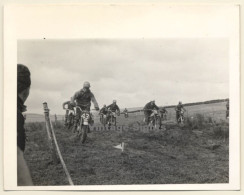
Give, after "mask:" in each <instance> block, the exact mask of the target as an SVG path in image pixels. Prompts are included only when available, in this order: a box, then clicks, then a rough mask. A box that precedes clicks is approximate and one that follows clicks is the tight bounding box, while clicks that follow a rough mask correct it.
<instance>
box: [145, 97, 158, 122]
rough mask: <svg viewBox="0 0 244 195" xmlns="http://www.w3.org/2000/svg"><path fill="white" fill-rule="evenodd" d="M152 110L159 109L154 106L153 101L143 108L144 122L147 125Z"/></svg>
mask: <svg viewBox="0 0 244 195" xmlns="http://www.w3.org/2000/svg"><path fill="white" fill-rule="evenodd" d="M154 109H156V110H159V107H158V106H157V105H156V104H155V100H153V101H150V102H148V103H147V104H146V105H145V106H144V108H143V110H144V116H145V122H146V124H147V125H148V124H149V117H150V115H151V114H152V112H153V110H154Z"/></svg>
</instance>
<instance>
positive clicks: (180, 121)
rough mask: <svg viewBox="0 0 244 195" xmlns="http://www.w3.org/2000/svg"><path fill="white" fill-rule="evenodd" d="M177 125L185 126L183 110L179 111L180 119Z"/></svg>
mask: <svg viewBox="0 0 244 195" xmlns="http://www.w3.org/2000/svg"><path fill="white" fill-rule="evenodd" d="M177 123H178V124H184V110H183V109H181V110H180V111H179V116H178V119H177Z"/></svg>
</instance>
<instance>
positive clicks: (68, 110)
mask: <svg viewBox="0 0 244 195" xmlns="http://www.w3.org/2000/svg"><path fill="white" fill-rule="evenodd" d="M71 99H72V97H71V98H70V101H66V102H64V103H63V109H65V106H66V105H67V110H66V112H65V115H64V125H65V126H67V125H68V124H67V121H68V116H69V114H70V111H74V106H73V105H72V104H71Z"/></svg>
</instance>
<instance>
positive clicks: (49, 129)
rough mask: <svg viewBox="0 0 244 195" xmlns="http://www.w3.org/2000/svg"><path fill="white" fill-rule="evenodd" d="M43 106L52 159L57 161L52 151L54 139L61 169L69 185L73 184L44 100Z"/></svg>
mask: <svg viewBox="0 0 244 195" xmlns="http://www.w3.org/2000/svg"><path fill="white" fill-rule="evenodd" d="M43 108H44V113H45V120H46V128H47V132H48V136H49V143H50V147H51V150H52V153H53V160H54V161H55V162H57V157H56V154H55V151H54V147H53V144H52V143H53V141H54V145H55V147H56V150H57V153H58V156H59V159H60V161H61V164H62V166H63V169H64V172H65V174H66V176H67V179H68V181H69V184H70V185H74V183H73V181H72V179H71V176H70V174H69V171H68V169H67V167H66V164H65V162H64V159H63V157H62V154H61V151H60V149H59V146H58V142H57V138H56V136H55V132H54V130H53V125H52V122H51V121H50V117H49V109H48V106H47V103H46V102H44V103H43Z"/></svg>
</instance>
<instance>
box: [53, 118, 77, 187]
mask: <svg viewBox="0 0 244 195" xmlns="http://www.w3.org/2000/svg"><path fill="white" fill-rule="evenodd" d="M51 131H52V134H53V139H54V143H55V146H56V149H57V152H58V156H59V158H60V161H61V163H62V166H63V168H64V172H65V174H66V176H67V179H68V181H69V184H70V185H72V186H73V185H74V183H73V181H72V179H71V176H70V174H69V171H68V169H67V167H66V164H65V162H64V159H63V157H62V154H61V152H60V149H59V146H58V142H57V139H56V136H55V132H54V130H53V125H52V123H51Z"/></svg>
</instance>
